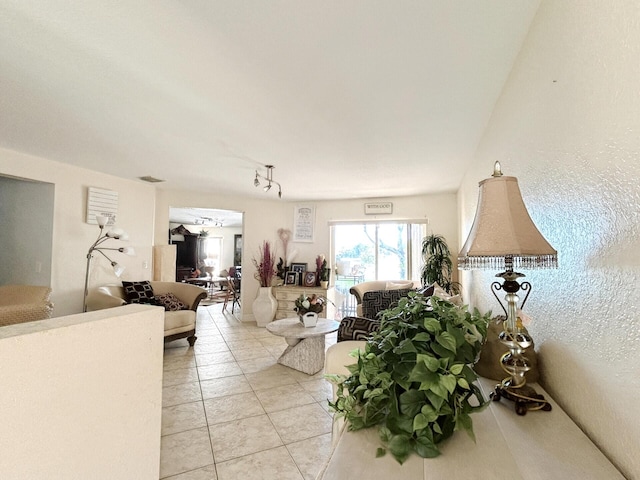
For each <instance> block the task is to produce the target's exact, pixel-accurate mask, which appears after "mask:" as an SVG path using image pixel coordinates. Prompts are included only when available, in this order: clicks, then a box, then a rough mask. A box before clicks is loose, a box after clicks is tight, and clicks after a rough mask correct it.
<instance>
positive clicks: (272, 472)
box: [160, 304, 336, 480]
mask: <svg viewBox="0 0 640 480" xmlns="http://www.w3.org/2000/svg"><path fill="white" fill-rule="evenodd" d="M196 335H197V337H198V340H197V341H196V344H195V347H194V348H189V346H188V344H187V342H186V340H178V341H175V342H171V343H169V344H166V345H165V351H164V379H163V396H162V441H161V453H160V478H162V479H171V480H238V479H242V480H252V479H273V480H275V479H278V480H303V479H304V480H310V479H315V477H316V474H317V473H318V472H319V471H320V468H321V466H322V465H323V463H324V462H325V460H326V459H327V457H328V455H329V449H330V443H331V433H330V432H331V418H332V417H331V414H330V413H329V412H328V407H327V398H329V396H330V395H331V385H330V384H329V382H327V381H326V380H325V379H324V378H323V376H322V372H320V373H318V374H316V375H313V376H309V375H306V374H304V373H301V372H298V371H296V370H292V369H290V368H288V367H285V366H283V365H279V364H278V363H277V358H278V357H279V356H280V354H281V353H282V351H283V350H284V349H285V348H286V344H285V342H284V339H283V338H282V337H276V336H274V335H272V334H270V333H269V332H268V331H267V330H266V329H264V328H258V327H257V326H256V325H255V323H253V324H252V323H243V322H240V321H239V316H238V317H236V316H234V315H232V314H230V313H229V312H226V313H222V305H221V304H217V305H211V306H200V307H199V308H198V320H197V331H196ZM335 341H336V334H335V333H333V334H330V335H327V346H328V345H331V344H333V343H335Z"/></svg>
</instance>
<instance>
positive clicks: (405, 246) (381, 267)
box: [332, 222, 426, 316]
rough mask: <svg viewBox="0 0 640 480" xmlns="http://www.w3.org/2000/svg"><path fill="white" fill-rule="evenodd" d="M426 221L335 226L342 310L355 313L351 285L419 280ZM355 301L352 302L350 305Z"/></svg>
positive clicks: (334, 240) (337, 277)
mask: <svg viewBox="0 0 640 480" xmlns="http://www.w3.org/2000/svg"><path fill="white" fill-rule="evenodd" d="M425 236H426V224H421V223H396V222H379V223H348V224H334V225H333V226H332V246H333V248H332V251H333V252H334V265H335V266H336V268H337V276H336V282H335V284H336V291H337V293H338V294H339V295H338V299H339V300H340V299H341V298H342V299H343V301H342V302H341V303H343V305H342V307H341V306H340V305H339V306H338V308H339V310H342V311H341V312H340V313H341V314H342V315H343V316H344V315H354V314H355V299H353V297H352V295H350V294H349V288H350V287H351V286H352V285H355V284H357V283H360V282H365V281H370V280H407V279H410V280H419V279H420V264H421V249H422V239H423V238H424V237H425ZM352 303H354V304H353V305H351V304H352Z"/></svg>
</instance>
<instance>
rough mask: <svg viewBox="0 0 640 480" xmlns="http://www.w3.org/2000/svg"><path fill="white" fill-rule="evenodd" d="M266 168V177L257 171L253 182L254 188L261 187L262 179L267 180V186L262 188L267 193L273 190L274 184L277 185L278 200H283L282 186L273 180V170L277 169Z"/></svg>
mask: <svg viewBox="0 0 640 480" xmlns="http://www.w3.org/2000/svg"><path fill="white" fill-rule="evenodd" d="M265 168H266V169H267V176H266V177H265V176H264V175H260V174H259V173H258V171H257V170H256V177H255V178H254V180H253V186H254V187H259V186H260V179H263V180H266V182H267V184H266V185H265V186H264V187H262V189H263V190H264V191H265V192H268V191H269V190H271V186H272V184H275V185H277V186H278V198H282V186H281V185H280V183H279V182H276V181H275V180H274V179H273V169H274V168H276V167H274V166H273V165H265Z"/></svg>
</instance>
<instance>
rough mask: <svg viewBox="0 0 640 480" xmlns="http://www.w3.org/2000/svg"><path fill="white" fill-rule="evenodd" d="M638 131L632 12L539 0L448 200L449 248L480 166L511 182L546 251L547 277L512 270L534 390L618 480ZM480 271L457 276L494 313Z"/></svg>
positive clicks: (470, 206)
mask: <svg viewBox="0 0 640 480" xmlns="http://www.w3.org/2000/svg"><path fill="white" fill-rule="evenodd" d="M639 134H640V3H639V2H637V1H634V0H628V1H622V0H616V1H615V2H610V1H588V2H585V1H582V0H573V1H570V0H564V1H562V2H558V1H554V0H548V1H543V2H542V4H541V6H540V9H539V10H538V13H537V15H536V18H535V19H534V21H533V24H532V27H531V30H530V32H529V35H528V37H527V39H526V41H525V43H524V45H523V49H522V51H521V53H520V55H519V57H518V60H517V62H516V64H515V66H514V69H513V71H512V72H511V75H510V78H509V80H508V81H507V84H506V85H505V88H504V91H503V94H502V96H501V98H500V99H499V101H498V102H497V104H496V107H495V109H494V112H493V115H492V118H491V120H490V122H489V124H488V125H487V129H486V131H485V134H484V136H483V139H482V141H481V143H480V145H479V147H478V150H477V152H476V158H475V160H474V164H473V166H472V167H471V168H470V169H469V171H468V172H467V175H466V177H465V181H464V183H463V185H462V188H461V189H460V191H459V196H458V200H459V207H460V215H461V216H460V225H461V228H460V231H461V236H462V237H463V238H462V240H461V241H463V240H464V239H465V238H466V235H467V232H468V231H469V228H470V227H471V222H472V220H473V215H474V212H475V208H476V203H477V194H478V186H477V182H478V181H479V180H481V179H483V178H486V177H488V176H489V175H490V174H491V172H492V165H493V162H494V161H495V160H499V161H500V162H501V163H502V169H503V172H504V173H505V174H506V175H513V176H516V177H518V180H519V183H520V188H521V190H522V194H523V198H524V200H525V203H526V205H527V207H528V209H529V212H530V214H531V217H532V218H533V220H534V222H535V223H536V224H537V226H538V228H539V229H540V231H541V232H542V233H543V234H544V235H545V237H546V238H547V239H548V240H549V242H550V243H551V244H552V245H553V246H554V247H555V248H556V249H557V250H558V252H559V264H560V267H559V268H558V269H557V270H545V271H524V272H523V273H525V274H527V278H528V280H529V281H530V282H531V283H532V284H533V291H532V294H531V297H530V299H529V300H528V303H527V305H526V308H525V310H526V312H527V313H528V314H529V315H531V316H532V317H533V323H532V325H531V327H530V331H531V332H532V334H533V336H534V339H535V340H536V342H537V345H538V347H541V348H540V350H541V352H542V353H541V358H542V360H543V364H544V369H543V374H545V373H546V379H545V385H546V386H547V388H548V390H549V391H551V392H552V394H553V396H554V397H555V398H556V399H557V400H559V401H560V403H561V404H562V405H563V406H564V408H565V409H567V411H569V413H570V414H571V415H572V416H573V417H574V419H576V420H577V421H578V423H579V424H580V425H581V426H582V427H583V429H585V431H587V433H589V434H590V435H591V436H592V438H593V439H594V440H595V441H596V442H597V443H598V444H599V445H600V447H601V448H603V449H604V450H605V452H606V453H607V454H608V455H609V456H610V458H612V459H613V460H614V461H615V463H616V464H617V465H618V466H619V467H620V468H621V469H622V470H623V472H625V474H626V475H627V476H628V478H640V461H639V460H638V459H637V458H632V456H631V454H630V452H631V451H634V450H637V448H630V447H631V446H632V445H633V444H634V443H635V444H636V445H635V446H637V443H638V442H639V441H640V438H637V436H638V433H636V434H635V435H636V438H635V441H633V442H631V444H629V442H628V441H625V442H626V443H627V445H626V446H625V445H622V444H620V442H619V441H618V439H619V438H621V435H620V432H621V431H622V432H624V433H625V434H627V433H631V432H632V431H633V428H635V430H638V429H637V428H636V427H635V426H633V425H630V424H628V423H627V420H625V416H624V415H623V413H624V412H623V411H622V410H621V408H620V406H619V405H618V406H616V404H615V402H614V401H615V399H616V398H618V397H620V398H622V397H621V395H625V397H624V398H627V397H635V398H636V399H637V396H638V394H640V386H639V384H640V380H639V379H640V362H639V361H638V360H640V353H639V352H640V314H639V312H638V306H639V305H638V304H639V299H640V295H639V293H638V280H639V279H640V268H639V267H640V238H639V235H638V233H639V230H640V136H639ZM493 273H494V272H482V273H481V272H473V273H465V274H464V275H463V278H464V286H465V293H466V294H467V296H468V297H469V298H470V300H471V303H473V304H475V305H477V306H479V307H480V308H481V309H489V308H490V309H493V311H494V312H497V311H499V307H498V306H497V304H496V301H495V299H494V298H493V297H492V296H491V294H490V292H489V285H490V283H491V282H492V281H493V280H494V278H493ZM578 378H579V379H582V381H581V382H577V381H576V380H577V379H578ZM591 391H594V392H595V393H596V395H589V392H591ZM627 408H633V407H632V406H628V407H627ZM625 438H626V437H625ZM631 438H633V435H631ZM623 443H624V442H623Z"/></svg>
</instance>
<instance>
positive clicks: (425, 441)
mask: <svg viewBox="0 0 640 480" xmlns="http://www.w3.org/2000/svg"><path fill="white" fill-rule="evenodd" d="M413 448H414V450H415V451H416V453H417V454H418V455H420V456H421V457H422V458H435V457H437V456H438V455H440V450H438V447H436V445H435V444H434V443H433V442H432V441H431V440H429V438H427V437H426V436H419V437H418V438H416V443H415V445H414V447H413Z"/></svg>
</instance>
